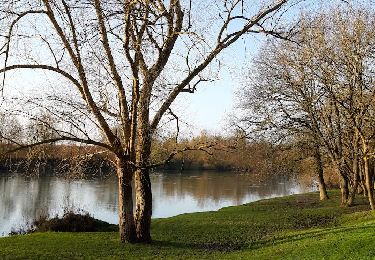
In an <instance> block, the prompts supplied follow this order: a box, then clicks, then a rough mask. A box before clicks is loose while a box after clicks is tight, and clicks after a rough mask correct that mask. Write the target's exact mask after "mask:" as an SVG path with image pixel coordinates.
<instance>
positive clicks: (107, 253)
mask: <svg viewBox="0 0 375 260" xmlns="http://www.w3.org/2000/svg"><path fill="white" fill-rule="evenodd" d="M329 195H330V197H331V199H330V200H329V201H325V202H319V201H318V199H319V195H318V194H317V193H309V194H302V195H293V196H287V197H282V198H274V199H269V200H261V201H257V202H253V203H249V204H245V205H242V206H235V207H227V208H223V209H221V210H219V211H216V212H204V213H192V214H183V215H179V216H176V217H172V218H167V219H156V220H153V223H152V236H153V239H154V242H153V243H152V244H150V245H122V244H120V243H119V239H118V234H117V233H116V232H107V233H35V234H31V235H25V236H14V237H7V238H0V258H1V259H2V258H10V259H11V258H27V259H31V258H35V259H39V258H56V256H59V257H61V258H94V259H97V258H108V259H116V258H118V259H120V258H122V259H124V258H126V259H128V258H137V259H139V258H155V257H156V258H246V259H252V258H258V259H287V258H292V259H293V258H299V259H322V258H332V259H340V258H341V259H344V258H345V259H364V258H365V259H366V258H372V257H373V256H374V255H375V247H374V235H375V215H374V214H373V213H371V212H369V211H368V205H367V204H368V203H367V201H366V200H365V199H364V198H363V197H362V196H358V199H357V201H356V205H355V206H354V207H351V208H342V207H339V193H338V192H337V191H332V192H330V193H329Z"/></svg>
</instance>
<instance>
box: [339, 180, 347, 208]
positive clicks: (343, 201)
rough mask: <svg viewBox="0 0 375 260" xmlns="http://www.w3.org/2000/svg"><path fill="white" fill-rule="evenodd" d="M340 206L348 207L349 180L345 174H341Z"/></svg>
mask: <svg viewBox="0 0 375 260" xmlns="http://www.w3.org/2000/svg"><path fill="white" fill-rule="evenodd" d="M340 189H341V205H342V206H348V198H349V180H348V177H347V176H345V174H341V187H340Z"/></svg>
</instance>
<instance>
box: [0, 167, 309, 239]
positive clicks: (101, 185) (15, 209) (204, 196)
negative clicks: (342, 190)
mask: <svg viewBox="0 0 375 260" xmlns="http://www.w3.org/2000/svg"><path fill="white" fill-rule="evenodd" d="M151 180H152V190H153V217H154V218H164V217H170V216H175V215H178V214H182V213H188V212H198V211H210V210H217V209H220V208H222V207H226V206H231V205H239V204H243V203H247V202H251V201H256V200H259V199H263V198H270V197H276V196H284V195H289V194H295V193H303V192H307V191H311V188H307V187H303V186H302V185H300V184H298V183H296V182H295V181H292V180H287V179H285V178H281V179H278V180H269V181H268V182H262V183H258V182H256V181H254V180H253V177H252V176H251V175H246V174H235V173H218V172H190V173H183V174H170V173H168V174H152V176H151ZM117 192H118V191H117V183H116V177H111V178H109V179H106V180H92V181H91V180H90V181H89V180H79V181H69V180H65V179H60V178H56V177H42V178H36V179H26V178H23V177H20V176H0V236H4V235H7V234H8V233H9V232H10V231H11V230H12V229H19V228H20V227H23V226H25V225H26V223H27V222H30V220H32V219H34V218H35V217H37V216H39V215H40V214H43V213H44V214H45V213H48V214H49V215H51V216H54V215H56V214H60V215H61V214H62V213H63V210H64V208H74V209H82V210H84V211H86V212H89V213H90V214H91V215H93V216H94V217H95V218H98V219H102V220H105V221H107V222H110V223H117V221H118V216H117V201H118V198H117V194H118V193H117Z"/></svg>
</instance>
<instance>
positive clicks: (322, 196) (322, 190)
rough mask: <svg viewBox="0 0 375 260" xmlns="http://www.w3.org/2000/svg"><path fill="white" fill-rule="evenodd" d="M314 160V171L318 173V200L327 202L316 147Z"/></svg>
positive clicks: (321, 164) (319, 156) (320, 159)
mask: <svg viewBox="0 0 375 260" xmlns="http://www.w3.org/2000/svg"><path fill="white" fill-rule="evenodd" d="M314 158H315V163H316V171H317V173H318V184H319V197H320V200H327V199H329V197H328V194H327V187H326V184H325V181H324V171H323V163H322V158H321V155H320V151H319V146H317V145H316V146H315V152H314Z"/></svg>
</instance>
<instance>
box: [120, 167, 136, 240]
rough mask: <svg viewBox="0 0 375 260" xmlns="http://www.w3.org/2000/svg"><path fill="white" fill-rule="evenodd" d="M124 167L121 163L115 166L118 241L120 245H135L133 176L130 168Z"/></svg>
mask: <svg viewBox="0 0 375 260" xmlns="http://www.w3.org/2000/svg"><path fill="white" fill-rule="evenodd" d="M125 165H126V164H125V163H124V162H122V161H119V162H118V164H117V177H118V195H119V200H118V211H119V231H120V240H121V242H122V243H135V242H136V240H137V236H136V232H135V225H134V216H133V190H132V175H133V174H132V171H131V169H130V167H126V166H125Z"/></svg>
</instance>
